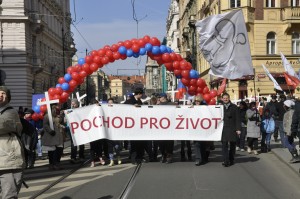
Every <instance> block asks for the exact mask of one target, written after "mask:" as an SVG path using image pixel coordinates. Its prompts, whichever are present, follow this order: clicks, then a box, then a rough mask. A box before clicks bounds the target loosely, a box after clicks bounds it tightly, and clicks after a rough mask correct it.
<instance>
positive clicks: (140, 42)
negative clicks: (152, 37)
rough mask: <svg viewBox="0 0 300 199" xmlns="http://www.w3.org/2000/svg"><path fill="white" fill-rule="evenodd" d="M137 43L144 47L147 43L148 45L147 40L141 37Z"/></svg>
mask: <svg viewBox="0 0 300 199" xmlns="http://www.w3.org/2000/svg"><path fill="white" fill-rule="evenodd" d="M137 44H138V45H139V46H140V47H141V48H144V47H145V45H146V42H145V41H144V40H143V39H139V40H138V42H137Z"/></svg>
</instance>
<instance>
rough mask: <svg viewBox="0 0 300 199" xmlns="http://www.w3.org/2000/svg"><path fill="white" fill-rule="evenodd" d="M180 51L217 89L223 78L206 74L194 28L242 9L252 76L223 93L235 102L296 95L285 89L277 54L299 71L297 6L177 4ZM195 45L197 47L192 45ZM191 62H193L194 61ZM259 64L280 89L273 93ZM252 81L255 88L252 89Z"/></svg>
mask: <svg viewBox="0 0 300 199" xmlns="http://www.w3.org/2000/svg"><path fill="white" fill-rule="evenodd" d="M177 2H178V5H179V22H178V23H179V24H180V25H179V30H180V31H179V32H180V36H179V37H180V39H179V41H180V43H179V44H178V46H179V51H180V54H181V55H182V57H184V58H185V59H187V60H188V61H190V62H191V63H192V65H193V66H195V68H196V70H198V71H199V72H200V75H201V77H202V78H204V79H205V80H206V82H207V83H208V84H209V85H210V87H211V88H215V89H217V88H218V87H219V85H220V84H221V82H222V78H216V77H214V76H211V75H209V74H208V71H209V68H210V66H209V64H208V62H207V61H206V60H205V59H204V57H203V56H202V55H201V52H200V51H199V47H198V42H197V41H198V40H199V37H198V35H197V34H195V28H194V24H195V22H196V21H198V20H201V19H204V18H206V17H208V16H210V15H215V14H221V13H225V12H229V11H232V10H234V9H242V11H243V14H244V19H245V23H246V28H247V31H248V38H249V43H250V49H251V56H252V63H253V67H254V71H255V75H254V76H246V77H243V78H240V79H235V80H228V82H227V88H226V91H227V92H228V93H229V94H230V95H231V96H234V97H236V98H244V97H246V96H247V97H250V96H255V94H256V95H258V94H259V95H269V94H274V93H279V94H280V93H286V94H288V93H299V91H300V88H296V89H293V88H292V87H289V86H287V85H286V82H285V79H284V76H283V72H284V68H283V65H282V61H281V57H280V52H282V53H283V54H284V55H285V57H286V58H287V59H288V60H289V61H290V63H291V64H292V66H293V68H294V70H295V71H296V72H298V71H299V68H300V62H299V54H300V14H299V13H300V5H299V1H295V0H228V1H221V0H178V1H177ZM194 44H196V45H194ZM193 58H194V59H193ZM262 64H264V65H265V66H266V67H267V68H268V70H269V71H270V73H271V74H272V75H273V76H274V78H275V79H276V80H277V82H278V83H279V84H280V86H281V88H282V89H283V90H284V91H283V92H280V91H279V90H274V86H273V82H272V81H271V80H269V78H268V77H267V76H266V75H265V72H264V71H263V68H262ZM254 80H255V85H254Z"/></svg>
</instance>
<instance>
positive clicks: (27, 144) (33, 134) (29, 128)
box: [20, 109, 38, 169]
mask: <svg viewBox="0 0 300 199" xmlns="http://www.w3.org/2000/svg"><path fill="white" fill-rule="evenodd" d="M33 113H34V111H33V110H32V109H25V111H24V117H23V118H20V120H21V123H22V126H23V130H22V133H21V141H22V143H23V146H24V152H25V163H26V166H25V167H26V168H30V169H31V168H33V167H34V163H35V148H36V144H37V141H38V134H37V131H36V127H35V122H34V121H33V120H32V118H31V116H32V114H33Z"/></svg>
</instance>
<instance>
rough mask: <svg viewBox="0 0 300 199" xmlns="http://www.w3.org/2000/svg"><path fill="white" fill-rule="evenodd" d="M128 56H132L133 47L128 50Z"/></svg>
mask: <svg viewBox="0 0 300 199" xmlns="http://www.w3.org/2000/svg"><path fill="white" fill-rule="evenodd" d="M126 55H127V57H132V55H133V51H132V50H131V49H128V50H127V52H126Z"/></svg>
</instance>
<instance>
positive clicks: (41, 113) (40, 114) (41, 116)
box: [38, 112, 44, 120]
mask: <svg viewBox="0 0 300 199" xmlns="http://www.w3.org/2000/svg"><path fill="white" fill-rule="evenodd" d="M38 117H39V119H40V120H43V119H44V113H43V112H40V113H39V114H38Z"/></svg>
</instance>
